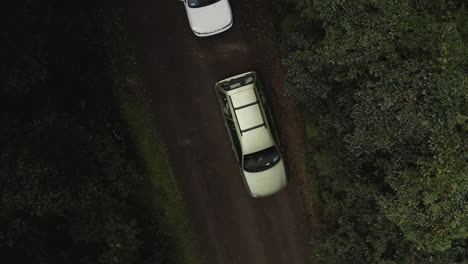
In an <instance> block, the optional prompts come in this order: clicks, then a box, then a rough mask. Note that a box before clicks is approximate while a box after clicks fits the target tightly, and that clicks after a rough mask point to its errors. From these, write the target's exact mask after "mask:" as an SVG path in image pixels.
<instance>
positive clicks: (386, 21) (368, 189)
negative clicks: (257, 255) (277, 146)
mask: <svg viewBox="0 0 468 264" xmlns="http://www.w3.org/2000/svg"><path fill="white" fill-rule="evenodd" d="M297 10H298V11H297V13H298V15H299V16H300V19H299V20H298V24H297V25H296V27H295V28H296V29H297V30H296V32H295V33H292V34H289V35H288V38H287V40H286V41H285V42H286V43H285V50H286V52H287V58H286V61H285V66H286V68H287V89H288V91H289V93H290V94H291V95H293V96H295V97H296V98H298V99H299V100H300V101H301V102H302V103H303V105H304V106H305V107H306V109H307V112H308V114H307V115H308V120H309V123H308V124H307V126H308V129H307V130H308V135H309V139H308V140H309V142H310V144H311V146H312V147H311V151H310V153H308V165H309V171H310V172H309V174H311V175H312V174H315V175H314V176H312V177H313V180H314V181H315V185H314V186H313V189H314V192H315V195H316V198H317V200H318V201H319V202H320V204H321V217H322V219H321V221H322V223H323V230H322V232H320V235H319V236H317V237H316V238H315V239H316V252H315V253H314V255H315V256H316V257H318V258H322V259H324V260H327V261H329V262H331V263H466V261H467V259H468V153H467V149H468V137H467V136H468V102H467V101H468V100H467V99H468V85H467V75H466V73H467V62H468V56H467V55H468V48H467V45H466V43H467V20H468V19H467V14H466V11H465V8H464V7H463V6H461V4H454V3H453V2H450V1H449V2H447V1H441V0H433V1H398V2H395V1H380V0H373V1H370V0H359V1H342V0H333V1H318V0H312V1H306V0H299V1H298V3H297ZM317 25H320V26H317Z"/></svg>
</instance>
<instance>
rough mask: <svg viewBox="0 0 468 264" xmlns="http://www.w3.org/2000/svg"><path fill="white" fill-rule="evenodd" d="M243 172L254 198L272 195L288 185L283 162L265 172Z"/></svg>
mask: <svg viewBox="0 0 468 264" xmlns="http://www.w3.org/2000/svg"><path fill="white" fill-rule="evenodd" d="M243 172H244V177H245V181H246V183H247V187H248V188H249V191H250V195H252V196H254V197H265V196H269V195H272V194H274V193H276V192H278V191H280V190H281V189H283V188H284V187H286V185H287V181H286V172H285V169H284V163H283V160H280V162H278V163H277V164H276V165H275V166H273V167H271V168H269V169H267V170H264V171H260V172H247V171H245V170H244V171H243Z"/></svg>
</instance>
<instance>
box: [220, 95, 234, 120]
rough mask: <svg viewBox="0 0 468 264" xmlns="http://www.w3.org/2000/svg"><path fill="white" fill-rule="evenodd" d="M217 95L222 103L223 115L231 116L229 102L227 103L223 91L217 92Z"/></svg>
mask: <svg viewBox="0 0 468 264" xmlns="http://www.w3.org/2000/svg"><path fill="white" fill-rule="evenodd" d="M219 96H220V97H221V101H222V104H223V113H224V115H226V116H227V117H230V118H232V115H231V110H230V107H229V103H228V100H227V97H226V95H224V94H223V93H219Z"/></svg>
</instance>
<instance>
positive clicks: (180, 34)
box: [128, 0, 307, 264]
mask: <svg viewBox="0 0 468 264" xmlns="http://www.w3.org/2000/svg"><path fill="white" fill-rule="evenodd" d="M246 3H248V1H247V0H238V1H235V0H232V1H231V5H232V7H233V13H234V26H233V28H232V29H230V30H229V31H227V32H225V33H223V34H221V35H218V36H214V37H210V38H197V37H195V36H194V35H193V34H192V32H191V31H190V29H189V26H188V21H187V18H186V15H185V10H184V8H183V5H182V3H180V2H179V1H177V0H166V1H160V0H140V1H128V6H129V13H130V21H131V25H132V29H133V33H134V34H133V37H134V38H135V40H136V43H137V52H138V56H139V65H140V68H141V72H142V73H143V77H144V79H145V82H146V84H147V86H148V89H149V90H150V92H151V98H150V99H151V100H152V103H153V109H154V112H155V117H156V120H155V122H156V126H157V127H158V129H159V130H160V131H159V132H160V134H161V136H162V137H163V139H164V141H165V143H166V145H167V147H168V152H169V158H170V161H171V164H172V166H173V169H174V172H175V174H176V177H177V180H178V182H179V184H180V186H181V190H182V192H183V196H184V199H185V201H186V204H187V208H188V213H189V215H190V217H191V220H192V222H193V225H194V232H195V235H196V237H197V238H198V239H199V241H200V245H201V253H202V255H203V257H204V258H205V260H206V263H209V264H222V263H239V264H303V263H306V257H305V256H306V255H307V252H306V235H305V226H304V220H303V215H302V211H301V208H300V202H299V198H298V195H297V190H296V182H295V179H294V177H291V179H290V182H289V186H288V188H287V189H286V190H284V191H282V192H281V193H279V194H277V195H274V196H272V197H268V198H263V199H255V198H251V197H249V196H248V194H247V191H246V189H245V187H244V185H243V182H242V178H241V175H240V172H239V169H238V167H237V166H236V165H235V164H234V162H235V158H234V155H233V152H232V150H231V146H230V144H229V139H228V137H227V132H226V131H225V128H224V126H223V119H222V116H221V111H220V109H219V106H218V104H217V102H216V97H215V94H214V83H215V82H216V81H219V80H221V79H223V78H226V77H229V76H232V75H235V74H238V73H242V72H246V71H250V70H255V71H259V72H260V74H261V73H262V69H258V68H255V67H254V66H255V60H254V58H255V56H257V55H258V54H256V52H255V50H254V49H253V48H252V46H251V44H250V43H249V39H245V38H246V36H247V34H245V32H244V30H245V28H244V27H242V26H241V25H242V23H244V20H249V19H250V22H251V21H255V19H256V18H244V17H243V15H242V13H243V12H241V10H240V6H241V5H243V4H246ZM265 83H268V80H266V81H265ZM266 89H268V87H266ZM273 107H274V106H273ZM279 123H280V124H281V121H280V122H279ZM288 143H289V142H283V144H284V145H286V146H288Z"/></svg>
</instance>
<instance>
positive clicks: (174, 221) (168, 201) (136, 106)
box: [119, 86, 201, 264]
mask: <svg viewBox="0 0 468 264" xmlns="http://www.w3.org/2000/svg"><path fill="white" fill-rule="evenodd" d="M129 87H131V86H129ZM131 88H136V89H138V87H131ZM119 99H120V100H119V101H120V106H121V113H122V116H123V118H124V120H125V121H126V122H127V124H128V127H129V130H130V135H131V137H132V139H133V141H134V143H135V145H136V148H137V152H138V154H139V156H140V158H141V159H142V161H143V162H144V164H145V169H146V171H147V175H149V176H150V181H151V183H152V185H153V187H154V188H148V189H146V190H145V192H150V193H146V194H143V195H144V196H146V197H150V198H151V199H153V201H154V203H155V204H156V205H157V206H158V207H159V209H160V210H161V211H162V215H161V218H160V219H159V221H160V223H161V231H162V232H163V233H164V234H165V235H166V236H168V237H170V238H171V239H172V240H173V241H174V243H175V245H176V247H177V248H178V251H179V252H178V253H179V254H175V255H176V256H177V258H178V260H177V262H178V263H190V264H192V263H194V264H196V263H201V259H200V257H199V254H198V250H197V247H196V245H195V240H194V238H193V234H192V232H191V228H190V223H189V221H188V218H187V216H186V214H185V208H184V202H183V200H182V195H181V193H180V191H179V189H178V185H177V182H176V179H175V177H174V174H173V172H172V170H171V167H170V164H169V161H168V159H167V156H166V150H165V147H164V145H163V144H162V142H161V139H160V138H159V137H158V136H157V134H156V133H155V130H154V126H153V118H152V115H151V114H150V112H149V110H148V107H147V104H146V102H145V101H144V99H143V98H138V97H136V96H135V95H131V94H129V93H128V92H126V91H124V90H121V91H120V94H119Z"/></svg>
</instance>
